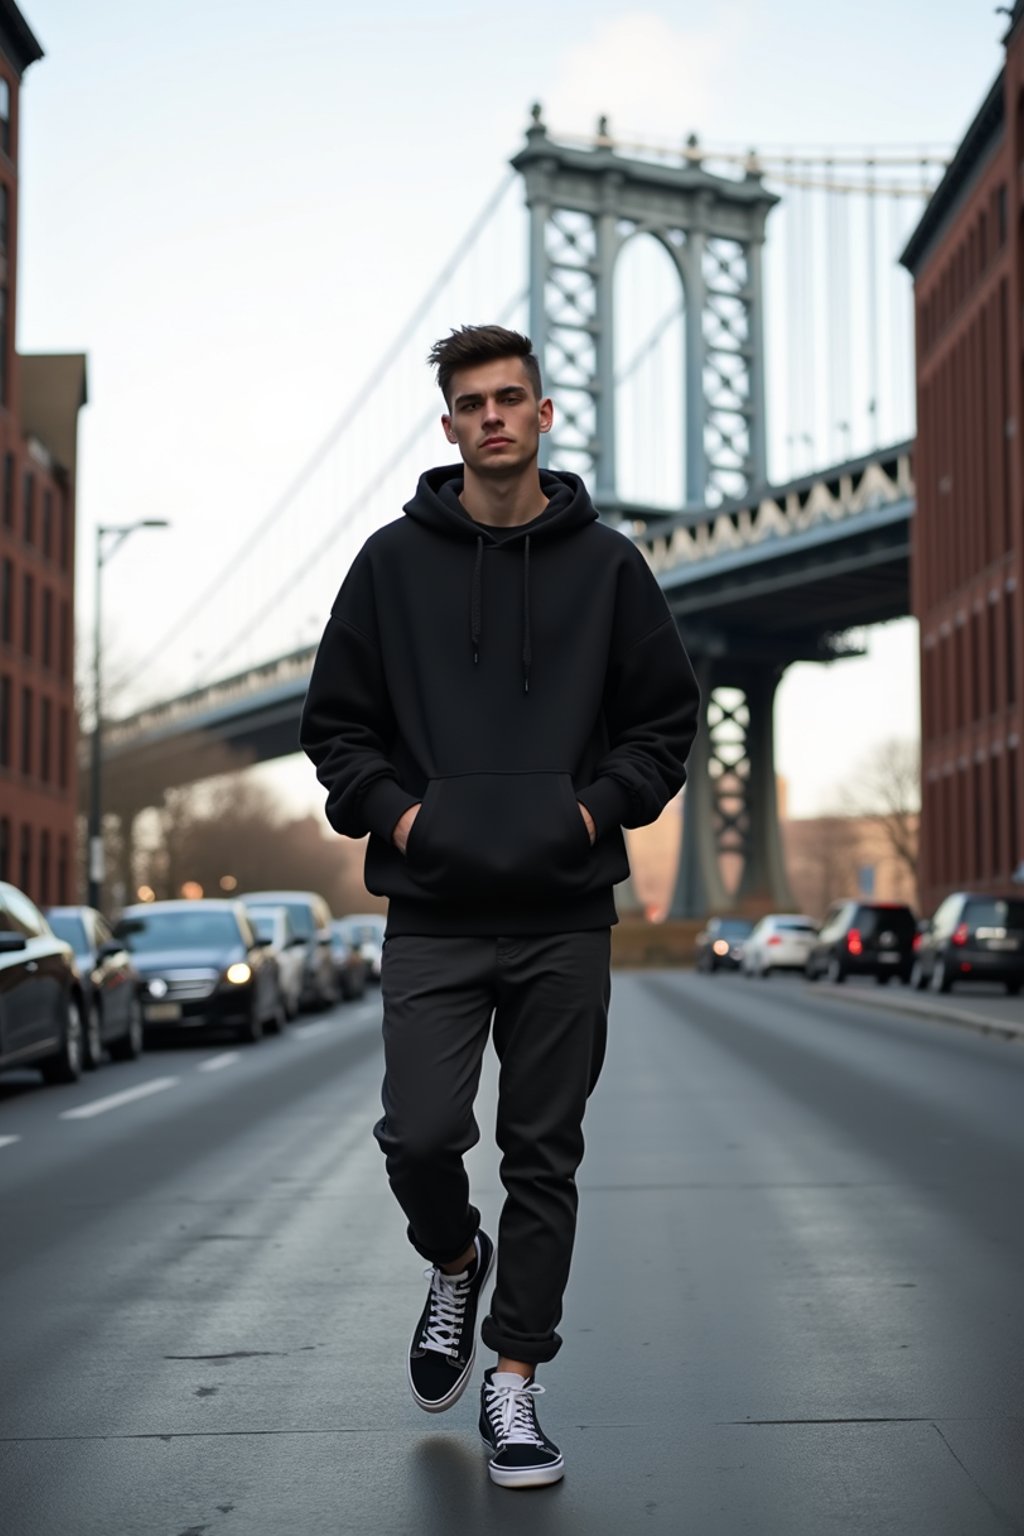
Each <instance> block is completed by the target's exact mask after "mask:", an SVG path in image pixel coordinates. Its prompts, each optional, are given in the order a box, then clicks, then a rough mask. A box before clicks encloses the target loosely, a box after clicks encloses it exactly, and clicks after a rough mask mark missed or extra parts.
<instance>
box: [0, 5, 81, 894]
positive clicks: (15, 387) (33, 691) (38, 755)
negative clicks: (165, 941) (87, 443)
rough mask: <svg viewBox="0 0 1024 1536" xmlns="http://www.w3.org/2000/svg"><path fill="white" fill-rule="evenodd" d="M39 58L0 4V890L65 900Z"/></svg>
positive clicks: (67, 421)
mask: <svg viewBox="0 0 1024 1536" xmlns="http://www.w3.org/2000/svg"><path fill="white" fill-rule="evenodd" d="M41 57H42V49H41V48H40V46H39V44H38V42H37V41H36V39H35V37H34V36H33V35H32V32H31V30H30V28H29V26H28V24H27V22H26V21H25V18H24V17H23V16H22V14H21V12H20V11H19V9H18V7H17V6H16V5H14V4H13V3H12V0H0V879H6V880H11V881H13V882H14V884H16V885H18V886H20V887H21V888H22V889H23V890H24V891H26V892H27V894H28V895H29V896H31V897H32V898H33V899H34V900H36V901H38V902H41V903H45V902H57V901H65V900H71V899H73V896H74V891H73V884H74V877H73V868H74V838H75V808H76V798H77V774H76V766H75V764H76V722H75V701H74V624H75V606H74V571H75V456H76V442H77V422H78V411H79V409H80V407H81V406H82V405H84V403H85V358H84V357H82V356H79V355H65V356H47V357H20V356H19V355H18V353H17V351H16V350H15V335H14V317H15V314H16V311H17V290H18V259H17V253H18V140H19V119H20V111H19V105H20V92H21V80H22V76H23V74H24V72H25V70H26V69H27V68H28V66H29V65H30V64H33V63H35V61H36V60H38V59H40V58H41Z"/></svg>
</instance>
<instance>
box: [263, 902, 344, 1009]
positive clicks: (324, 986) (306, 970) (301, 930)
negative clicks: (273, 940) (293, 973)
mask: <svg viewBox="0 0 1024 1536" xmlns="http://www.w3.org/2000/svg"><path fill="white" fill-rule="evenodd" d="M242 900H243V901H244V902H245V905H246V908H247V909H249V910H253V909H255V908H257V907H287V908H288V911H289V913H290V915H291V920H292V926H293V927H294V929H295V932H296V933H297V934H298V935H299V936H300V937H301V939H302V946H303V947H302V955H303V967H302V995H301V998H300V1000H299V1004H300V1007H302V1008H329V1007H330V1006H331V1004H332V1003H336V1002H337V1001H338V990H339V989H338V977H337V972H336V970H335V965H334V956H333V955H332V953H331V909H330V907H329V906H328V905H327V903H326V901H325V900H324V898H323V897H322V896H318V895H317V893H316V891H250V892H249V893H248V894H247V895H245V896H243V897H242Z"/></svg>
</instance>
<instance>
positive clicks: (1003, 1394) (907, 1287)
mask: <svg viewBox="0 0 1024 1536" xmlns="http://www.w3.org/2000/svg"><path fill="white" fill-rule="evenodd" d="M909 998H915V999H916V1000H917V1003H918V1005H919V1006H926V1005H927V1006H931V1007H933V1008H942V1007H945V1006H947V1000H946V999H940V998H935V997H933V995H932V994H930V993H927V994H916V993H913V992H912V991H911V990H910V989H904V988H898V989H896V990H893V989H892V988H890V989H886V990H884V991H882V990H880V989H877V988H876V987H875V986H874V985H873V984H870V983H865V982H857V981H851V982H849V983H848V984H847V985H845V986H843V987H831V986H830V985H829V984H828V983H827V982H823V983H821V984H819V985H818V986H816V987H811V986H808V985H807V984H806V982H805V981H803V980H802V979H800V978H793V977H787V976H784V975H780V976H773V977H772V978H771V980H770V981H769V982H768V984H767V985H762V984H761V983H760V982H759V981H756V980H752V979H748V978H746V977H744V976H742V975H739V974H721V975H714V976H706V975H701V974H696V973H693V972H687V971H671V972H670V971H661V972H651V973H624V972H622V973H618V974H617V975H616V977H615V981H614V989H613V1001H612V1013H611V1039H610V1046H609V1056H608V1061H607V1063H606V1066H605V1068H604V1072H603V1075H602V1079H601V1082H600V1084H599V1086H598V1089H597V1092H596V1094H595V1096H594V1099H593V1100H592V1103H591V1106H590V1108H589V1110H588V1114H587V1120H586V1134H587V1145H588V1151H587V1154H586V1157H585V1160H584V1163H583V1168H582V1176H581V1180H580V1183H581V1219H580V1228H579V1235H578V1239H577V1255H576V1259H575V1261H574V1266H573V1278H572V1279H571V1281H570V1287H569V1292H568V1295H567V1298H566V1328H565V1347H564V1348H563V1350H562V1352H561V1354H560V1355H559V1357H558V1359H557V1361H555V1362H554V1363H553V1364H552V1365H551V1366H549V1367H547V1368H545V1370H544V1373H543V1379H544V1380H545V1381H546V1382H547V1384H548V1388H549V1392H550V1394H551V1400H552V1401H557V1403H558V1412H559V1420H560V1424H561V1428H562V1433H561V1440H562V1444H563V1447H564V1449H565V1451H566V1460H567V1464H568V1467H569V1471H568V1473H567V1475H566V1478H565V1481H564V1483H563V1484H562V1485H560V1486H559V1487H558V1488H557V1489H555V1490H549V1492H548V1494H546V1495H544V1496H543V1497H536V1498H531V1500H530V1507H529V1522H530V1525H531V1529H533V1530H535V1531H537V1532H539V1533H541V1536H544V1533H546V1532H551V1533H552V1536H554V1533H558V1536H565V1533H567V1532H569V1533H579V1536H606V1533H607V1536H618V1533H621V1532H628V1531H634V1530H637V1531H639V1530H645V1531H651V1532H655V1533H662V1532H663V1533H665V1536H669V1533H671V1536H677V1533H678V1532H680V1531H687V1530H692V1531H695V1532H698V1531H699V1532H700V1533H701V1536H735V1533H737V1532H739V1531H747V1530H749V1531H752V1532H754V1531H756V1532H771V1533H774V1532H786V1533H787V1536H805V1533H806V1536H829V1533H832V1532H839V1531H848V1530H857V1531H864V1532H883V1531H899V1532H900V1533H901V1536H954V1533H967V1536H989V1533H992V1536H995V1533H1005V1532H1007V1531H1012V1530H1021V1529H1024V1454H1022V1452H1024V1443H1022V1439H1021V1425H1020V1383H1021V1379H1022V1373H1024V1322H1022V1312H1021V1308H1020V1275H1021V1273H1022V1269H1024V1227H1022V1224H1021V1222H1020V1219H1019V1204H1020V1189H1021V1187H1022V1181H1024V1116H1022V1115H1021V1113H1020V1106H1021V1102H1022V1094H1024V1042H1013V1041H1011V1040H1009V1039H1007V1038H1005V1037H1003V1036H1002V1035H999V1034H994V1033H989V1034H985V1033H982V1032H981V1031H980V1030H979V1029H975V1028H970V1027H965V1026H963V1025H961V1026H960V1027H957V1028H953V1027H949V1026H948V1025H947V1024H946V1023H943V1022H942V1021H941V1020H940V1019H938V1018H936V1017H933V1016H931V1015H930V1014H921V1015H920V1016H912V1015H909V1014H907V1013H904V1012H902V1011H897V1009H896V1008H895V1006H894V1005H895V1004H897V1003H901V1002H906V1001H907V999H909ZM993 1001H994V1002H997V1003H998V1004H999V1005H1000V1006H1001V1007H1004V1006H1005V1007H1011V1008H1016V1007H1018V1005H1017V1004H1016V1003H1015V1002H1014V1000H1012V999H1009V998H1000V999H994V1000H993ZM969 1006H970V1007H980V1006H981V1005H980V1004H978V1003H977V1002H976V1001H974V1000H973V999H972V1000H971V1001H970V1004H969ZM967 1007H968V999H967V997H966V996H965V998H964V999H962V1000H960V1001H958V1003H957V1009H958V1011H963V1009H964V1008H967ZM380 1078H381V1051H380V1000H379V996H378V994H377V993H376V992H372V993H368V994H367V995H366V996H365V997H364V998H363V999H362V1000H361V1001H359V1002H356V1003H346V1004H338V1005H336V1006H334V1007H333V1008H331V1009H329V1010H327V1011H324V1012H322V1013H320V1014H317V1015H315V1016H309V1017H307V1018H305V1019H303V1020H302V1021H301V1022H299V1023H297V1024H292V1025H291V1026H289V1028H288V1029H287V1031H286V1032H285V1033H284V1034H283V1035H282V1036H280V1037H277V1038H272V1039H265V1040H264V1041H263V1042H262V1043H261V1044H260V1045H259V1047H258V1048H255V1049H254V1048H252V1047H251V1046H242V1045H237V1044H228V1045H226V1046H225V1044H224V1043H214V1042H210V1043H207V1042H201V1041H198V1040H196V1041H186V1042H184V1043H182V1042H181V1041H180V1040H175V1041H169V1042H168V1043H167V1044H166V1045H150V1046H149V1048H148V1049H147V1051H146V1053H145V1055H144V1056H142V1057H141V1058H140V1059H137V1060H135V1061H129V1062H125V1063H123V1064H122V1065H120V1066H119V1067H118V1069H117V1071H116V1073H115V1072H110V1073H103V1074H100V1075H97V1076H93V1075H90V1076H88V1077H84V1078H82V1079H81V1080H80V1081H78V1082H77V1083H71V1084H67V1085H65V1086H58V1087H43V1086H42V1085H41V1083H40V1080H39V1078H38V1075H37V1074H36V1073H34V1072H29V1071H24V1072H20V1073H9V1074H7V1075H6V1076H4V1077H2V1078H0V1191H2V1207H3V1230H4V1234H5V1240H4V1262H3V1266H2V1269H0V1307H2V1310H3V1315H4V1317H5V1318H6V1319H7V1322H8V1326H7V1327H6V1328H5V1330H4V1333H3V1346H2V1358H0V1369H2V1373H3V1380H4V1392H3V1395H2V1401H0V1422H2V1428H0V1488H2V1489H3V1493H2V1495H0V1500H2V1505H3V1528H4V1529H5V1530H9V1531H11V1532H12V1533H16V1536H52V1533H53V1532H55V1531H58V1530H67V1531H73V1532H75V1533H76V1536H100V1533H103V1536H106V1533H109V1532H111V1531H117V1532H118V1533H124V1536H151V1533H153V1536H156V1533H160V1536H163V1533H167V1536H183V1533H185V1532H189V1533H192V1532H199V1531H204V1530H206V1531H211V1532H219V1531H223V1532H230V1531H232V1530H236V1531H243V1532H245V1533H246V1536H264V1533H268V1536H269V1533H274V1536H278V1533H280V1532H282V1531H289V1532H291V1531H295V1532H300V1531H301V1532H302V1533H303V1536H318V1533H325V1536H326V1533H331V1536H334V1533H337V1532H339V1531H351V1532H353V1533H355V1532H363V1531H366V1530H371V1529H377V1530H382V1531H386V1532H387V1533H388V1536H399V1533H405V1532H409V1533H412V1532H414V1531H415V1532H417V1533H423V1532H426V1533H428V1536H429V1533H431V1532H438V1533H440V1532H442V1531H445V1532H447V1531H450V1530H452V1529H456V1528H461V1529H463V1530H467V1531H477V1530H485V1529H486V1530H495V1531H509V1532H513V1531H514V1532H519V1531H521V1530H522V1529H523V1524H522V1521H523V1518H524V1516H523V1512H522V1508H521V1506H520V1504H519V1501H517V1500H511V1501H510V1500H509V1499H508V1498H507V1497H503V1495H502V1491H501V1490H500V1489H498V1488H496V1487H494V1486H493V1484H491V1483H490V1482H489V1481H488V1478H487V1475H486V1469H485V1458H484V1454H483V1452H482V1450H481V1448H480V1446H479V1443H478V1440H477V1435H476V1425H475V1417H474V1412H473V1409H472V1407H467V1406H465V1405H459V1407H458V1408H457V1409H455V1410H453V1412H452V1413H450V1414H449V1415H447V1416H446V1417H445V1419H444V1420H443V1421H437V1420H436V1419H432V1420H430V1421H426V1420H425V1419H424V1417H423V1416H422V1415H421V1414H420V1413H419V1412H418V1410H417V1409H416V1407H415V1405H414V1404H413V1403H412V1402H411V1401H410V1399H409V1396H408V1389H407V1385H406V1381H405V1373H404V1350H405V1348H406V1346H407V1334H408V1327H409V1324H410V1321H411V1319H412V1318H413V1317H414V1315H415V1313H416V1311H417V1310H418V1308H419V1305H420V1285H421V1261H420V1260H419V1259H418V1258H417V1256H416V1254H415V1253H414V1252H413V1250H412V1249H411V1248H410V1247H409V1246H408V1245H407V1243H406V1241H405V1236H404V1231H403V1225H402V1222H401V1219H400V1213H398V1212H396V1211H395V1210H394V1209H393V1208H392V1207H391V1206H390V1205H389V1204H388V1203H387V1201H386V1198H385V1197H386V1193H387V1191H386V1182H385V1176H384V1170H383V1166H382V1160H381V1158H380V1154H379V1152H378V1150H377V1148H376V1146H375V1145H374V1143H373V1140H372V1137H371V1134H370V1130H371V1126H372V1123H373V1121H374V1119H375V1117H376V1116H377V1114H379V1088H380ZM495 1084H496V1071H495V1063H494V1062H493V1060H490V1061H489V1062H488V1064H487V1067H486V1071H485V1082H484V1087H483V1090H482V1094H481V1098H480V1101H479V1104H478V1118H479V1120H480V1124H481V1128H482V1132H483V1135H482V1139H481V1143H480V1145H479V1146H478V1147H477V1148H475V1149H474V1151H473V1152H472V1153H471V1154H470V1158H469V1165H470V1172H471V1178H472V1182H473V1188H474V1193H475V1197H476V1198H477V1200H478V1202H479V1204H480V1206H481V1209H482V1212H483V1217H484V1221H485V1222H486V1223H489V1224H490V1223H493V1222H494V1221H495V1219H496V1216H497V1212H498V1209H499V1205H500V1199H501V1186H500V1183H499V1180H498V1177H497V1153H496V1150H495V1148H494V1144H493V1114H492V1109H493V1101H494V1093H495ZM469 1401H470V1400H469V1399H467V1402H469ZM510 1505H511V1506H513V1507H510Z"/></svg>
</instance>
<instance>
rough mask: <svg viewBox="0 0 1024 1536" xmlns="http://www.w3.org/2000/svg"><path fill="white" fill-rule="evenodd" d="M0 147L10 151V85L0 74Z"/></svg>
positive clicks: (6, 152)
mask: <svg viewBox="0 0 1024 1536" xmlns="http://www.w3.org/2000/svg"><path fill="white" fill-rule="evenodd" d="M0 149H2V150H3V152H4V154H5V155H9V154H10V152H11V85H10V81H9V80H5V79H4V78H3V76H2V75H0Z"/></svg>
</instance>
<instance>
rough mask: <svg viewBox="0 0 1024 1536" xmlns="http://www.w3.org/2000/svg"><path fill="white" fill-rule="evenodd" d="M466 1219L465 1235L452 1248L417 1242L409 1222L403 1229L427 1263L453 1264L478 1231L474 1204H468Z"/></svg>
mask: <svg viewBox="0 0 1024 1536" xmlns="http://www.w3.org/2000/svg"><path fill="white" fill-rule="evenodd" d="M466 1221H467V1231H466V1237H465V1239H464V1240H463V1241H462V1242H461V1243H459V1245H458V1246H457V1247H456V1248H453V1249H448V1248H443V1249H442V1248H432V1247H430V1246H428V1245H427V1244H426V1243H421V1242H419V1241H418V1239H417V1237H416V1233H415V1232H414V1231H413V1229H412V1226H411V1224H410V1225H409V1226H408V1227H406V1229H405V1230H406V1235H407V1237H408V1239H409V1241H410V1243H412V1245H413V1247H414V1248H415V1249H416V1252H417V1253H418V1254H420V1255H421V1256H422V1257H423V1258H424V1259H426V1261H427V1263H428V1264H438V1265H445V1264H454V1263H455V1260H456V1259H461V1258H462V1255H463V1254H464V1253H465V1251H466V1249H467V1248H468V1247H469V1245H470V1243H472V1241H473V1239H474V1238H475V1237H476V1235H477V1233H478V1232H479V1231H480V1212H479V1211H478V1210H477V1209H476V1207H475V1206H473V1205H471V1206H470V1208H469V1214H468V1216H467V1217H466Z"/></svg>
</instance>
